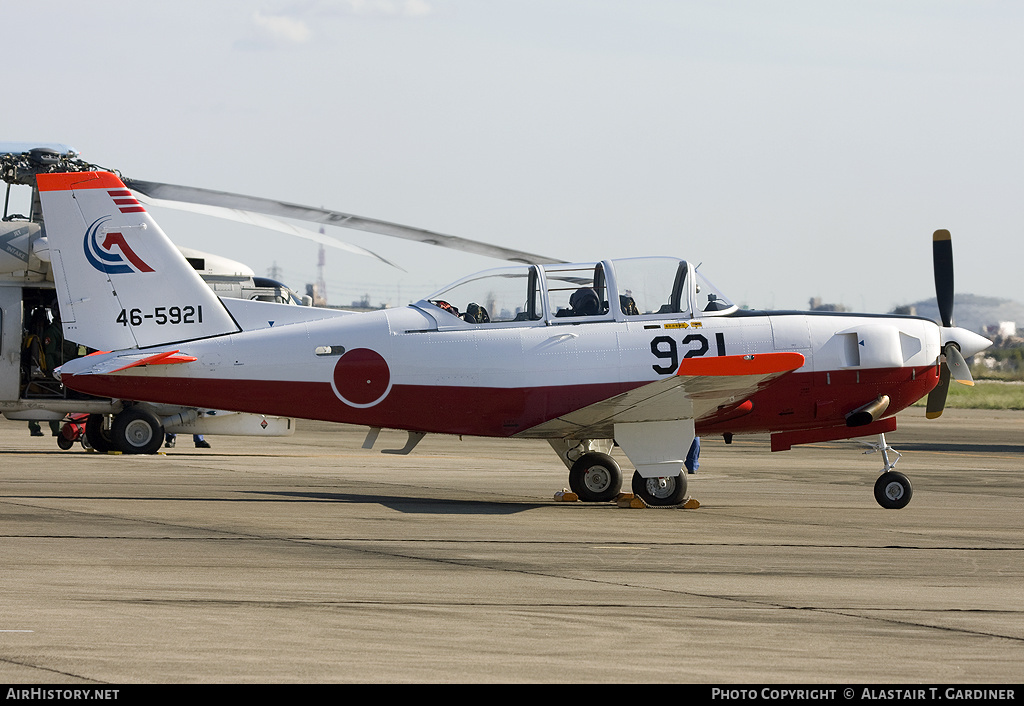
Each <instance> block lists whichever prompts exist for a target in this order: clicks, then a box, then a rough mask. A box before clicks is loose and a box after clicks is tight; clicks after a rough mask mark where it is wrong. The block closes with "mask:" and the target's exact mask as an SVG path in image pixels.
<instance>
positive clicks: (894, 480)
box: [865, 434, 914, 510]
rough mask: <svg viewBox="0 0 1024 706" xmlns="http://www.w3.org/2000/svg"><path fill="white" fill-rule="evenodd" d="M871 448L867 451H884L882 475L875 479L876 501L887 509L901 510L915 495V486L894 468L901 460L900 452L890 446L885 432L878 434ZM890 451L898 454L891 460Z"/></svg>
mask: <svg viewBox="0 0 1024 706" xmlns="http://www.w3.org/2000/svg"><path fill="white" fill-rule="evenodd" d="M870 446H871V449H870V450H868V451H865V453H874V452H875V451H881V452H882V463H883V464H884V465H885V467H884V468H883V469H882V475H880V476H878V480H876V481H875V501H876V502H877V503H878V504H879V505H881V506H882V507H884V508H885V509H887V510H899V509H900V508H904V507H906V506H907V504H908V503H909V502H910V499H911V498H912V497H913V496H914V488H913V486H911V485H910V479H909V478H907V477H906V476H905V475H903V474H902V473H900V472H899V471H895V470H893V469H894V468H895V467H896V462H897V461H899V460H900V453H899V452H898V451H897V450H896V449H894V448H893V447H891V446H889V444H887V443H886V441H885V434H879V435H878V442H877V443H875V444H870ZM889 452H892V453H894V454H895V455H896V458H895V459H894V460H892V461H890V460H889Z"/></svg>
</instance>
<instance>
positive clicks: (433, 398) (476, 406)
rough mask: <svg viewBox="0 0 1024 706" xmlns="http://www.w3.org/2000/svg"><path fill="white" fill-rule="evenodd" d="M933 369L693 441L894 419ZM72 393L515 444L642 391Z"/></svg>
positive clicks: (84, 385)
mask: <svg viewBox="0 0 1024 706" xmlns="http://www.w3.org/2000/svg"><path fill="white" fill-rule="evenodd" d="M935 370H936V369H935V366H928V367H925V368H917V369H914V368H894V369H883V370H861V371H852V372H846V371H832V372H830V373H791V374H789V375H786V376H785V377H784V378H782V379H779V380H778V381H776V382H775V383H773V384H771V385H769V386H768V388H766V389H765V390H762V391H760V392H757V393H755V394H754V395H752V396H751V397H750V401H751V408H750V411H749V412H748V413H741V414H740V415H739V416H737V409H736V406H735V405H731V406H729V407H722V408H720V409H719V411H718V412H716V413H714V414H711V415H706V416H704V417H703V418H701V419H698V420H697V432H698V433H699V434H710V433H722V432H731V433H734V434H744V433H763V432H770V431H785V430H793V429H808V428H819V427H832V426H837V425H843V424H845V414H846V413H847V412H849V411H851V410H852V409H855V408H857V407H859V406H861V405H863V404H865V403H867V402H869V401H871V400H873V399H875V398H876V397H877V396H878V395H880V394H886V395H889V396H890V399H891V402H890V405H889V409H888V411H887V414H889V415H891V414H894V413H896V412H898V411H899V410H901V409H904V408H905V407H907V406H909V405H911V404H913V403H914V402H916V401H917V400H918V399H920V398H921V397H923V396H924V395H926V394H928V392H929V391H930V390H931V389H932V388H933V387H934V386H935V384H936V382H937V381H938V375H937V374H936V372H935ZM64 382H65V384H67V385H68V387H71V388H73V389H76V390H79V391H82V392H88V393H92V394H97V395H102V396H112V397H118V398H121V399H143V400H147V401H151V402H165V403H170V404H186V405H189V406H197V407H207V408H210V409H231V410H238V411H241V412H253V413H256V414H269V415H281V416H288V417H297V418H305V419H319V420H324V421H331V422H342V423H349V424H359V425H364V426H379V427H385V428H392V429H411V430H416V431H425V432H437V433H443V434H466V435H472V436H498V437H504V436H513V435H515V434H518V433H520V432H524V431H526V430H527V429H530V428H531V427H534V426H536V425H538V424H542V423H544V422H547V421H550V420H552V419H555V418H557V417H560V416H562V415H565V414H568V413H570V412H573V411H575V410H578V409H581V408H583V407H586V406H588V405H590V404H594V403H596V402H600V401H602V400H605V399H608V398H609V397H612V396H614V395H617V394H621V393H623V392H627V391H628V390H631V389H634V388H636V387H640V386H641V385H643V384H644V383H640V382H634V383H602V384H593V385H566V386H554V387H524V388H479V387H454V386H429V385H402V384H395V385H394V386H393V387H392V388H391V390H390V391H389V392H388V394H387V395H386V397H385V398H384V399H383V400H382V401H381V402H380V403H379V404H376V405H374V406H371V407H366V408H356V407H352V406H350V405H347V404H345V403H344V402H342V401H341V400H340V399H339V398H338V396H337V395H336V394H335V393H334V390H333V389H332V388H331V385H330V384H329V383H325V382H294V381H283V380H282V381H273V380H270V381H268V380H210V379H198V378H191V379H190V378H176V377H159V376H149V375H131V374H123V375H84V376H80V377H75V376H71V375H66V376H65V380H64Z"/></svg>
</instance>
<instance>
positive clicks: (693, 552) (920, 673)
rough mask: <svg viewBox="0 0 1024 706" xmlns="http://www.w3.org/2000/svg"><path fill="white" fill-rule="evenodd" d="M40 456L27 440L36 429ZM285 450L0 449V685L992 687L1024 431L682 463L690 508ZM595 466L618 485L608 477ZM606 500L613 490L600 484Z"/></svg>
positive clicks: (546, 456) (496, 459) (1023, 549)
mask: <svg viewBox="0 0 1024 706" xmlns="http://www.w3.org/2000/svg"><path fill="white" fill-rule="evenodd" d="M43 429H44V430H45V429H46V426H45V425H43ZM365 431H366V430H365V429H363V428H358V427H347V426H340V425H330V424H324V423H317V422H305V421H301V420H300V421H299V422H298V431H297V432H296V434H295V436H293V437H287V438H278V439H264V440H253V439H247V438H243V437H210V439H209V441H210V442H211V443H212V445H213V448H212V449H209V450H199V449H195V448H193V445H192V443H191V440H190V439H189V438H188V437H185V436H181V437H179V439H178V446H177V447H176V448H174V449H170V450H168V451H167V452H166V454H160V455H155V456H145V457H141V456H116V455H98V454H94V453H85V452H84V451H82V449H81V448H80V447H79V446H76V447H75V448H74V449H73V450H71V451H60V450H58V449H57V446H56V444H55V443H54V440H53V438H52V437H50V436H46V437H42V438H32V437H29V434H28V430H27V428H26V425H25V423H24V422H11V421H7V420H0V534H2V540H0V557H2V571H3V579H2V581H0V596H2V601H0V681H3V682H6V683H31V684H39V683H66V684H72V683H76V684H133V683H268V682H269V683H308V682H377V683H394V682H460V683H465V682H469V683H474V682H559V683H564V682H635V683H649V682H677V683H687V682H689V683H703V684H707V683H714V684H737V683H744V684H750V683H801V684H805V683H820V684H843V683H851V684H856V683H899V684H910V683H913V684H922V683H1014V682H1017V683H1019V682H1020V681H1021V677H1022V673H1024V672H1022V666H1021V665H1024V533H1022V529H1024V513H1022V509H1024V472H1022V467H1024V462H1022V461H1024V413H1021V412H985V411H971V410H968V411H958V410H948V411H947V412H946V414H945V415H944V416H943V417H942V418H941V419H939V420H935V421H927V420H925V419H924V412H923V410H920V409H917V410H911V411H909V412H906V413H904V414H902V415H901V416H900V429H899V430H898V431H896V432H894V433H892V434H890V435H888V437H887V439H888V440H889V442H890V443H891V444H892V445H893V446H895V447H896V448H897V449H898V450H899V451H901V452H902V453H903V458H902V459H901V460H900V462H899V465H898V470H900V471H902V472H904V473H906V474H907V475H909V476H910V478H911V480H912V482H913V484H914V498H913V501H912V502H911V503H910V505H909V506H908V507H907V508H905V509H903V510H883V509H882V508H880V507H879V506H878V505H877V504H876V503H875V501H874V498H873V496H872V484H873V482H874V479H875V477H876V476H877V474H878V472H879V470H880V469H881V459H880V457H879V455H878V454H877V453H875V454H869V455H864V454H863V453H862V452H863V451H864V447H862V446H860V445H859V444H857V443H856V442H834V443H828V444H815V445H811V446H804V447H796V448H794V449H793V450H792V451H787V452H782V453H771V452H770V451H769V447H768V439H767V437H737V438H736V439H735V441H734V443H733V444H732V445H729V446H726V445H725V444H724V443H723V442H722V440H721V439H712V438H705V439H704V440H703V441H704V445H703V453H702V456H701V469H700V472H699V473H698V474H697V475H696V476H691V483H690V493H691V495H692V496H693V497H695V498H697V499H698V500H699V501H700V502H701V503H702V506H701V507H700V508H699V509H696V510H683V509H640V510H634V509H622V508H619V507H617V506H616V505H614V504H611V503H609V504H601V505H594V504H583V503H571V504H570V503H559V502H555V501H554V499H553V496H554V494H555V492H556V491H558V490H560V489H561V488H563V487H565V486H566V485H567V480H566V473H565V470H564V467H562V465H561V463H560V462H559V461H558V459H557V458H556V456H555V454H554V453H553V452H552V451H551V450H550V448H549V447H548V445H547V444H546V443H543V442H536V441H509V440H497V441H496V440H487V439H470V438H466V439H461V440H460V439H459V438H457V437H443V436H428V437H427V438H426V439H425V440H424V441H423V443H421V444H420V446H419V447H418V448H417V449H416V450H415V451H414V452H413V454H412V455H410V456H405V457H402V456H392V455H385V454H381V453H379V449H380V448H388V447H391V448H398V447H401V446H402V445H403V444H404V441H405V439H404V435H402V434H399V433H397V432H384V433H382V434H381V437H380V439H379V440H378V442H377V450H374V451H365V450H363V449H361V448H360V445H361V443H362V440H363V436H364V435H365ZM616 454H617V455H619V458H620V461H621V462H622V463H623V465H624V467H625V465H626V462H625V460H624V458H622V457H621V455H620V454H618V451H616ZM625 485H626V487H625V488H624V489H625V490H628V485H629V476H628V475H627V479H626V484H625Z"/></svg>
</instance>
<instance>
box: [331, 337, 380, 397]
mask: <svg viewBox="0 0 1024 706" xmlns="http://www.w3.org/2000/svg"><path fill="white" fill-rule="evenodd" d="M333 382H334V385H333V387H334V392H335V393H336V394H337V395H338V397H339V398H340V399H341V401H342V402H344V403H346V404H349V405H352V406H353V407H371V406H373V405H375V404H377V403H378V402H380V401H381V400H382V399H384V397H386V396H387V394H388V392H389V391H390V389H391V370H390V369H389V368H388V363H387V361H386V360H384V357H383V356H382V355H381V354H380V353H378V352H377V351H372V350H370V349H369V348H355V349H353V350H350V351H348V352H346V353H345V355H343V356H341V358H339V359H338V362H337V363H336V364H335V366H334V380H333Z"/></svg>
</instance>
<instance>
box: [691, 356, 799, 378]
mask: <svg viewBox="0 0 1024 706" xmlns="http://www.w3.org/2000/svg"><path fill="white" fill-rule="evenodd" d="M803 364H804V357H803V355H802V354H800V353H791V352H781V353H758V354H757V355H722V356H709V357H702V358H686V359H685V360H683V362H682V364H681V365H680V366H679V370H678V372H676V375H693V376H699V375H711V376H728V375H771V374H773V373H786V372H789V371H790V370H796V369H797V368H799V367H802V366H803Z"/></svg>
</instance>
